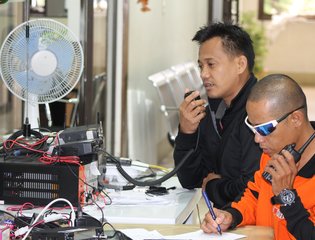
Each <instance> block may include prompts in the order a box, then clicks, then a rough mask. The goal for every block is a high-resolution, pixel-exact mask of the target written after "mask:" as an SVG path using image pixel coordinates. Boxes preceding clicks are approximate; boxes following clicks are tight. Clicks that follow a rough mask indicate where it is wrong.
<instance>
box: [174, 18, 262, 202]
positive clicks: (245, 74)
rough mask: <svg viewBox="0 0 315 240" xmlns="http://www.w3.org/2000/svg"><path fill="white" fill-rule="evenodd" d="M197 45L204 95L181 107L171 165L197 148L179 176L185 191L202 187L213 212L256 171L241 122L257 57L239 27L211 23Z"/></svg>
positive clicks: (255, 151)
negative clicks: (203, 97) (205, 93)
mask: <svg viewBox="0 0 315 240" xmlns="http://www.w3.org/2000/svg"><path fill="white" fill-rule="evenodd" d="M193 40H194V41H197V42H198V43H199V45H200V48H199V58H198V64H199V67H200V71H201V78H202V80H203V85H204V87H205V89H206V92H207V95H208V103H209V104H208V106H206V107H205V103H206V101H205V100H202V99H201V100H195V98H196V97H197V96H198V95H199V92H198V91H195V92H193V93H191V94H190V95H189V96H188V97H186V98H185V99H184V101H183V102H182V104H181V105H180V125H179V133H178V136H177V137H176V140H175V149H174V160H175V165H178V164H179V163H181V161H182V160H183V159H184V158H185V155H186V154H187V152H189V150H191V149H195V151H194V152H193V154H192V155H191V156H190V157H189V158H188V159H187V161H186V162H185V164H184V165H183V166H182V167H181V168H180V170H179V171H178V174H177V176H178V178H179V181H180V183H181V184H182V186H183V187H185V188H189V189H190V188H196V187H202V188H203V189H204V190H206V192H207V194H208V196H209V198H210V200H211V201H212V202H213V203H214V205H215V206H216V207H219V208H220V207H222V206H225V205H226V204H227V203H229V202H230V201H233V200H234V199H235V197H237V196H238V195H239V194H240V193H242V192H243V190H244V189H245V187H246V184H247V182H248V180H249V179H250V178H251V177H252V176H253V174H254V172H255V171H256V170H257V169H258V168H259V159H260V156H261V150H260V148H259V146H258V145H257V144H256V143H255V142H254V139H253V135H252V133H251V132H250V130H249V129H248V127H247V126H246V125H245V123H244V119H245V117H246V115H247V114H246V110H245V104H246V99H247V96H248V94H249V91H250V89H251V88H252V86H253V85H254V84H255V83H256V82H257V79H256V78H255V76H254V75H253V73H252V71H253V66H254V59H255V53H254V50H253V45H252V40H251V39H250V36H249V35H248V34H247V33H246V32H245V31H244V30H243V29H242V28H241V27H239V26H237V25H233V24H229V23H214V24H212V25H210V26H206V27H203V28H201V29H200V30H199V31H198V32H197V33H196V35H195V36H194V38H193Z"/></svg>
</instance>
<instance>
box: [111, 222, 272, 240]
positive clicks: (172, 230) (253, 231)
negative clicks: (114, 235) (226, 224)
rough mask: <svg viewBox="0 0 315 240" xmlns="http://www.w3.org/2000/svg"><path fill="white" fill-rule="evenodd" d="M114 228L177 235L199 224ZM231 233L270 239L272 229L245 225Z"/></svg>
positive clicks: (121, 225) (250, 237) (196, 227)
mask: <svg viewBox="0 0 315 240" xmlns="http://www.w3.org/2000/svg"><path fill="white" fill-rule="evenodd" d="M114 227H115V228H116V229H127V228H144V229H146V230H149V231H151V230H157V231H159V232H160V233H161V234H163V235H177V234H182V233H187V232H193V231H197V230H199V229H200V227H199V225H185V224H184V225H137V224H114ZM230 232H232V233H237V234H243V235H246V236H247V237H246V238H242V239H246V240H272V239H273V230H272V228H270V227H263V226H245V227H240V228H237V229H235V230H233V231H230Z"/></svg>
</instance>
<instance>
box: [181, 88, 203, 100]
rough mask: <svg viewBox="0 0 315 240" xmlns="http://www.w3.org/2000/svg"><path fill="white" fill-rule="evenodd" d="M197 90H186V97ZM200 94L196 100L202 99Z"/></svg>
mask: <svg viewBox="0 0 315 240" xmlns="http://www.w3.org/2000/svg"><path fill="white" fill-rule="evenodd" d="M194 91H195V90H192V91H189V92H186V93H185V95H184V98H186V97H188V96H189V95H190V94H192V93H193V92H194ZM200 99H201V98H200V95H198V96H197V97H195V99H194V100H195V101H196V100H200Z"/></svg>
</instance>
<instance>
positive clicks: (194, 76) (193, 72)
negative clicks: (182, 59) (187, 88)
mask: <svg viewBox="0 0 315 240" xmlns="http://www.w3.org/2000/svg"><path fill="white" fill-rule="evenodd" d="M184 66H185V68H186V71H187V72H188V73H189V75H190V77H191V81H192V82H193V84H194V86H195V89H196V90H198V91H199V92H200V97H201V98H203V99H207V93H206V89H205V88H204V86H203V82H202V79H201V77H200V72H199V69H198V66H197V65H196V63H194V62H186V63H184Z"/></svg>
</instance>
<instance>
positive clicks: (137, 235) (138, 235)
mask: <svg viewBox="0 0 315 240" xmlns="http://www.w3.org/2000/svg"><path fill="white" fill-rule="evenodd" d="M120 231H121V232H123V233H124V234H126V235H127V236H128V237H130V238H131V239H136V240H164V239H165V240H167V239H168V240H172V239H173V240H208V239H222V240H236V239H241V238H244V237H246V236H245V235H241V234H235V233H228V232H224V233H222V235H218V234H214V233H213V234H208V233H204V232H203V231H202V230H197V231H194V232H189V233H185V234H179V235H172V236H163V235H161V234H160V233H159V232H158V231H156V230H154V231H148V230H145V229H142V228H134V229H122V230H120Z"/></svg>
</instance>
